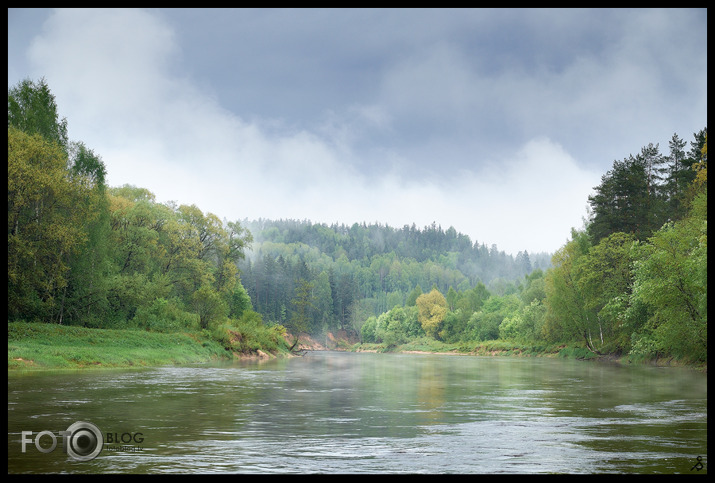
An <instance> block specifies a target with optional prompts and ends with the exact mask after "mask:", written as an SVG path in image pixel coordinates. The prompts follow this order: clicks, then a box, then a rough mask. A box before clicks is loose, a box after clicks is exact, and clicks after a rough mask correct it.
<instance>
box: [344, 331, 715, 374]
mask: <svg viewBox="0 0 715 483" xmlns="http://www.w3.org/2000/svg"><path fill="white" fill-rule="evenodd" d="M350 350H351V351H354V352H399V353H403V354H445V355H463V356H496V357H551V358H563V359H577V360H589V361H599V362H608V363H613V364H622V365H628V364H641V365H653V366H658V367H671V366H673V367H689V368H692V369H694V370H697V371H700V372H704V373H707V364H700V365H693V364H687V363H684V362H682V361H678V360H677V359H674V358H672V357H667V358H666V357H661V358H654V359H642V358H641V359H635V358H632V357H629V356H627V355H623V354H602V355H598V354H594V353H593V352H591V351H589V350H588V349H586V348H585V347H579V346H576V345H569V344H542V345H528V344H519V343H516V342H513V341H504V340H491V341H481V342H471V343H465V342H460V343H455V344H449V343H446V342H441V341H437V340H434V339H429V338H426V337H422V338H419V339H415V340H413V341H410V342H408V343H406V344H402V345H399V346H386V345H385V344H368V343H365V344H355V345H353V346H352V347H351V348H350Z"/></svg>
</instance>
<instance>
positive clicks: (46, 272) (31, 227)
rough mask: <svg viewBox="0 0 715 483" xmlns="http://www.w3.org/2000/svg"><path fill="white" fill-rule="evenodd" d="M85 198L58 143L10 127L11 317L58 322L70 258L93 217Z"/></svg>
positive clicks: (85, 188)
mask: <svg viewBox="0 0 715 483" xmlns="http://www.w3.org/2000/svg"><path fill="white" fill-rule="evenodd" d="M89 197H91V190H90V188H89V187H88V186H87V185H86V184H85V183H84V182H83V181H82V179H80V178H78V177H71V176H69V173H68V170H67V155H66V153H65V152H64V151H63V150H62V148H61V147H60V146H59V145H58V144H56V143H53V142H50V141H48V140H46V139H45V138H43V137H41V136H40V135H39V134H34V135H29V134H26V133H24V132H21V131H19V130H17V129H15V128H13V127H8V312H9V318H11V319H17V318H25V317H26V318H30V319H38V320H43V321H50V320H53V321H55V322H58V321H59V317H60V310H59V309H60V306H61V295H62V293H63V291H64V288H65V287H66V286H67V277H68V272H69V269H70V265H69V264H70V260H71V257H72V255H73V254H75V253H77V251H78V250H80V248H81V247H82V246H83V244H84V243H85V242H86V240H87V229H86V227H87V224H88V223H89V222H91V221H92V220H93V219H94V218H95V214H94V213H92V212H90V211H89V210H88V207H89V206H90V205H89V204H87V203H85V200H86V199H88V198H89Z"/></svg>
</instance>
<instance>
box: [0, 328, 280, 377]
mask: <svg viewBox="0 0 715 483" xmlns="http://www.w3.org/2000/svg"><path fill="white" fill-rule="evenodd" d="M230 349H231V348H230V347H226V346H225V345H224V344H221V343H220V342H219V341H217V340H216V339H214V338H213V337H211V335H210V334H208V333H207V332H206V331H204V332H199V333H189V332H183V333H161V332H147V331H143V330H129V329H126V330H113V329H90V328H84V327H73V326H64V325H57V324H43V323H25V322H12V323H8V339H7V367H8V371H14V370H49V369H51V370H56V369H84V368H118V367H142V366H161V365H172V364H188V363H196V362H208V361H213V360H231V359H243V358H256V359H261V358H263V359H265V358H271V357H275V356H276V354H273V353H271V352H270V351H268V350H261V349H256V350H251V351H243V352H236V351H235V350H230ZM286 353H287V352H286Z"/></svg>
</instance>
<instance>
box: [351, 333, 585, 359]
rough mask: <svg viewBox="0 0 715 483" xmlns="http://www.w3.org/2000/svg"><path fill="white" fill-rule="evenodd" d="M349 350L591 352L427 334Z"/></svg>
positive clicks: (489, 353)
mask: <svg viewBox="0 0 715 483" xmlns="http://www.w3.org/2000/svg"><path fill="white" fill-rule="evenodd" d="M351 350H353V351H358V350H362V351H366V350H373V351H377V352H406V351H420V352H437V353H440V352H453V353H460V354H471V355H479V356H525V357H536V356H543V357H563V358H575V359H590V358H592V357H593V356H594V354H593V353H591V352H589V351H587V350H586V349H583V348H580V347H570V346H566V345H565V344H546V343H542V344H539V343H520V342H515V341H510V340H487V341H475V342H455V343H451V344H450V343H446V342H442V341H438V340H435V339H432V338H430V337H420V338H418V339H414V340H412V341H410V342H408V343H406V344H403V345H400V346H386V345H385V344H368V343H364V344H355V345H354V346H353V347H352V348H351Z"/></svg>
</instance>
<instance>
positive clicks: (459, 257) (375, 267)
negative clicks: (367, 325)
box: [239, 219, 551, 327]
mask: <svg viewBox="0 0 715 483" xmlns="http://www.w3.org/2000/svg"><path fill="white" fill-rule="evenodd" d="M242 224H243V226H245V227H246V228H248V229H249V230H250V232H251V233H252V234H253V245H252V250H250V251H247V257H246V260H244V261H242V262H241V263H240V264H239V268H240V269H241V279H242V282H243V284H244V286H245V287H246V290H247V291H248V293H249V295H250V296H251V300H252V302H253V305H254V307H255V308H256V310H258V311H259V312H260V313H262V314H263V315H264V316H266V317H267V318H268V319H271V320H277V321H281V320H283V319H284V318H285V317H286V313H290V312H291V311H293V310H294V309H295V307H294V304H292V303H291V301H292V300H293V299H294V297H295V288H296V287H295V285H296V283H297V281H298V280H304V281H306V282H308V283H311V284H313V285H312V288H313V290H315V289H316V287H320V285H321V279H322V280H323V282H322V283H323V284H324V285H325V287H324V291H326V293H331V294H332V299H333V300H332V305H333V307H332V310H328V309H329V307H327V306H326V307H325V311H326V313H330V314H331V315H332V316H334V317H337V318H338V319H339V323H340V325H344V326H346V327H347V326H350V320H349V317H350V315H351V314H352V315H353V316H357V317H360V316H366V315H373V314H375V315H376V314H379V313H382V312H384V311H385V310H389V309H390V308H392V307H393V306H394V305H402V304H404V303H405V301H406V299H407V298H408V296H409V294H410V292H412V291H413V290H415V288H418V287H419V288H418V290H425V291H429V290H430V288H431V287H433V286H436V287H437V288H438V289H439V290H440V291H442V292H443V293H447V291H448V290H449V288H450V287H453V288H454V289H455V290H458V291H463V290H467V289H471V288H473V287H474V286H475V285H477V284H478V283H479V282H481V283H484V284H485V285H487V286H489V289H490V290H491V291H493V292H495V293H503V292H504V291H505V290H507V287H508V286H510V285H512V284H514V283H518V280H521V279H523V278H524V275H526V274H528V273H530V272H532V271H533V270H535V269H542V270H545V269H547V268H548V267H549V266H550V258H551V255H550V254H547V253H537V254H530V253H528V252H527V251H523V252H519V253H518V254H517V255H516V256H512V255H509V254H506V253H504V252H503V251H499V250H498V248H497V246H496V245H492V246H491V247H490V248H488V247H487V246H486V245H485V244H483V243H482V244H480V243H478V242H476V241H475V242H472V240H471V239H470V238H469V236H467V235H464V234H462V233H458V232H457V231H456V230H455V229H454V228H453V227H449V228H448V229H447V230H446V231H445V230H443V229H442V227H441V226H439V225H437V224H436V223H433V224H432V225H430V226H426V227H424V228H423V229H419V228H417V227H416V226H415V225H414V224H413V225H412V226H408V225H405V226H403V227H402V228H393V227H391V226H387V225H382V224H366V223H355V224H353V225H352V226H347V225H344V224H340V225H338V224H333V225H326V224H322V223H312V222H310V221H308V220H302V221H299V220H266V219H259V220H254V221H248V220H244V221H243V222H242ZM321 275H322V277H321ZM326 317H328V316H326ZM328 318H330V317H328ZM326 322H327V320H326Z"/></svg>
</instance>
